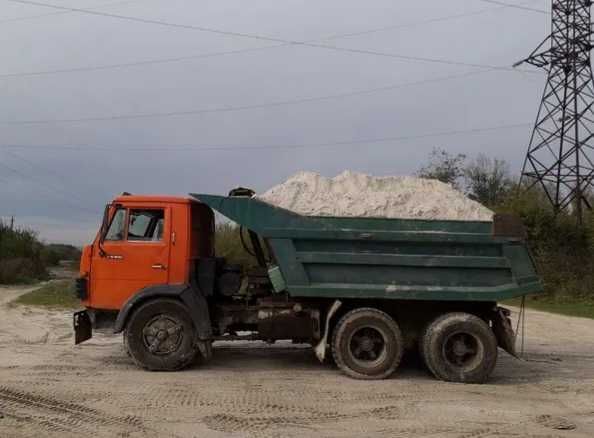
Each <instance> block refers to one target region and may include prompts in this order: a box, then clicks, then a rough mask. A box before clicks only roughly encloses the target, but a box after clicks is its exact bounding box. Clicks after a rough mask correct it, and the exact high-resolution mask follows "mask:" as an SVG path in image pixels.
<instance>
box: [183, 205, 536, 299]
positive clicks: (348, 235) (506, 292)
mask: <svg viewBox="0 0 594 438" xmlns="http://www.w3.org/2000/svg"><path fill="white" fill-rule="evenodd" d="M192 196H193V197H194V198H196V199H198V200H199V201H201V202H203V203H205V204H207V205H208V206H210V207H211V208H212V209H213V210H216V211H218V212H219V213H221V214H223V215H224V216H226V217H228V218H229V219H231V220H233V221H235V222H237V223H238V224H240V225H242V226H243V227H245V228H248V229H250V230H252V231H254V232H256V233H257V234H259V235H260V236H261V237H262V238H264V239H265V240H266V241H267V242H268V244H269V247H270V248H271V249H272V252H273V256H274V259H275V263H276V264H277V265H278V268H276V267H274V266H273V267H272V268H271V270H270V271H269V272H270V277H271V280H272V281H273V284H274V285H275V288H276V289H277V290H282V289H286V290H287V291H288V292H289V294H290V295H291V296H294V297H325V298H381V299H386V298H387V299H407V300H458V301H498V300H503V299H506V298H511V297H515V296H519V295H525V294H528V293H536V292H541V291H542V285H541V283H540V281H539V279H538V276H537V274H536V271H535V267H534V263H533V261H532V258H531V257H530V254H529V252H528V250H527V247H526V245H525V243H524V241H523V239H522V238H520V237H519V236H518V235H517V233H516V235H515V236H510V235H502V234H505V228H506V227H505V226H497V227H496V228H498V229H499V231H498V232H497V235H495V234H494V232H493V228H494V225H493V223H492V222H478V221H441V220H417V219H383V218H345V217H322V216H302V215H299V214H296V213H293V212H290V211H288V210H285V209H282V208H278V207H274V206H272V205H269V204H266V203H264V202H261V201H259V200H257V199H254V198H249V197H224V196H214V195H202V194H192ZM496 221H497V220H496ZM498 225H499V224H498ZM503 225H505V224H503ZM508 228H509V227H508ZM501 230H503V231H504V232H503V233H502V232H501ZM509 234H513V233H509Z"/></svg>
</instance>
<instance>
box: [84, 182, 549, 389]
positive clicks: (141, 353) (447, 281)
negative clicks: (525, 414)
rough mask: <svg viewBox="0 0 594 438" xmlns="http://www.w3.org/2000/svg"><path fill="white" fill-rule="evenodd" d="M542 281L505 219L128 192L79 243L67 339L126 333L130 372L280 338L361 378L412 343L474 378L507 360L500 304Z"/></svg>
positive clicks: (505, 318) (508, 335)
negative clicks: (303, 209)
mask: <svg viewBox="0 0 594 438" xmlns="http://www.w3.org/2000/svg"><path fill="white" fill-rule="evenodd" d="M215 212H218V213H220V214H222V215H223V216H225V217H227V218H228V219H230V220H231V221H233V222H235V223H236V224H238V226H239V227H240V232H239V237H238V239H239V240H241V242H242V244H243V245H244V248H246V250H247V251H248V252H250V253H251V254H252V255H253V256H254V257H255V259H256V260H257V267H255V268H250V269H248V268H245V267H242V266H238V265H233V264H230V263H228V262H227V261H226V260H225V259H224V258H222V257H220V256H219V255H218V254H216V253H215ZM541 291H542V285H541V282H540V281H539V277H538V275H537V273H536V269H535V264H534V262H533V260H532V258H531V256H530V252H529V250H528V247H527V244H526V239H525V232H524V229H523V227H522V225H521V223H520V222H519V220H517V219H516V218H514V217H512V216H506V215H495V216H494V218H493V221H489V222H486V221H485V222H481V221H455V220H420V219H387V218H369V217H365V218H358V217H326V216H303V215H299V214H296V213H294V212H291V211H289V210H285V209H283V208H279V207H276V206H273V205H270V204H267V203H265V202H262V201H260V200H258V199H257V198H256V197H255V196H253V192H252V191H250V190H248V189H236V190H233V191H232V192H231V193H230V194H229V195H228V196H217V195H208V194H190V195H189V196H188V197H171V196H138V195H130V194H127V193H125V194H123V195H122V196H118V197H116V198H115V199H114V200H113V201H112V202H110V203H109V204H108V205H107V206H106V207H105V211H104V215H103V221H102V225H101V227H100V230H99V231H98V233H97V236H96V238H95V240H94V241H93V243H92V244H90V245H88V246H85V247H84V248H83V251H82V257H81V263H80V277H79V278H78V279H77V280H76V293H77V295H78V297H79V298H80V300H81V302H82V305H83V306H84V308H85V309H84V310H81V311H78V312H76V313H75V314H74V330H75V342H76V343H77V344H79V343H81V342H84V341H85V340H87V339H90V338H91V337H92V332H93V330H105V329H108V330H111V331H113V332H114V333H123V339H124V345H125V348H126V350H127V352H128V354H129V355H130V357H131V358H132V360H133V361H134V362H135V363H136V364H137V365H139V366H140V367H143V368H145V369H148V370H179V369H182V368H184V367H186V366H188V365H190V364H192V363H199V362H200V361H208V360H209V359H210V358H211V357H212V354H213V347H212V345H213V342H216V341H223V340H225V341H229V340H242V341H248V340H249V341H265V342H270V343H272V342H275V341H277V340H290V341H293V342H295V343H308V344H310V345H311V346H312V347H313V349H314V352H315V354H316V356H317V357H318V359H319V360H320V361H321V362H324V361H326V362H330V361H333V362H334V363H335V364H336V365H337V367H338V368H339V369H340V370H341V371H342V372H344V373H345V374H346V375H348V376H350V377H353V378H358V379H384V378H387V377H389V376H391V375H392V374H393V373H394V372H395V370H396V369H397V368H398V366H399V363H400V361H401V358H402V355H403V353H404V351H405V350H415V349H416V350H418V352H419V353H420V355H421V357H422V359H423V361H424V363H425V364H426V366H427V368H428V370H429V371H430V372H431V373H432V374H433V375H435V377H437V378H439V379H443V380H446V381H454V382H473V383H474V382H483V381H485V380H486V379H487V378H488V377H489V375H490V374H491V372H492V370H493V368H494V366H495V363H496V360H497V355H498V347H500V348H502V349H503V350H505V351H507V352H508V353H510V354H512V355H515V354H516V353H515V348H514V345H515V335H514V332H513V329H512V324H511V320H510V312H509V311H508V310H507V309H504V308H502V307H499V306H498V305H497V302H498V301H500V300H504V299H508V298H513V297H518V296H522V295H526V294H532V293H538V292H541ZM321 366H322V365H321Z"/></svg>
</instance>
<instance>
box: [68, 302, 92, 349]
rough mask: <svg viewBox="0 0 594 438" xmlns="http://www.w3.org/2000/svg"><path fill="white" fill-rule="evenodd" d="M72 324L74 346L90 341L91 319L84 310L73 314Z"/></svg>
mask: <svg viewBox="0 0 594 438" xmlns="http://www.w3.org/2000/svg"><path fill="white" fill-rule="evenodd" d="M72 324H73V326H74V344H75V345H78V344H80V343H81V342H85V341H86V340H89V339H91V337H92V336H93V327H92V324H91V317H90V316H89V313H88V312H87V311H86V310H81V311H80V312H75V313H74V315H72Z"/></svg>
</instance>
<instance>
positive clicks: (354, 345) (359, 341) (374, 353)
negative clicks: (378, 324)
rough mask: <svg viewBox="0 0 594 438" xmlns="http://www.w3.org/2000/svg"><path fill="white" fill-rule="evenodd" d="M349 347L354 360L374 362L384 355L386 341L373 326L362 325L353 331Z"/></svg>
mask: <svg viewBox="0 0 594 438" xmlns="http://www.w3.org/2000/svg"><path fill="white" fill-rule="evenodd" d="M349 347H350V350H351V354H352V355H353V357H354V359H355V360H358V361H361V362H374V361H376V360H378V358H380V357H382V356H383V355H384V353H385V350H386V342H385V340H384V337H383V335H382V334H381V333H380V332H379V331H378V330H376V329H375V328H373V327H363V328H360V329H359V330H357V331H355V332H354V333H353V335H352V337H351V340H350V343H349Z"/></svg>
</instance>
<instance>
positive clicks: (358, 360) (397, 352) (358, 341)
mask: <svg viewBox="0 0 594 438" xmlns="http://www.w3.org/2000/svg"><path fill="white" fill-rule="evenodd" d="M402 352H403V342H402V334H401V333H400V329H399V328H398V324H396V321H394V319H392V317H390V315H388V314H387V313H385V312H382V311H380V310H377V309H372V308H365V307H364V308H359V309H355V310H351V311H350V312H348V313H347V314H346V315H344V316H343V317H342V318H341V319H340V321H339V322H338V324H337V325H336V327H335V328H334V333H333V336H332V355H333V357H334V360H335V362H336V365H338V368H340V370H341V371H342V372H344V373H345V374H347V375H348V376H350V377H354V378H356V379H385V378H386V377H389V376H390V375H391V374H392V373H393V372H394V371H395V370H396V368H398V365H399V364H400V359H401V358H402Z"/></svg>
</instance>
